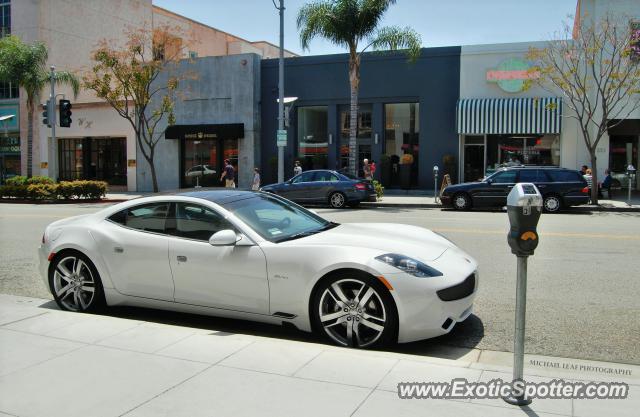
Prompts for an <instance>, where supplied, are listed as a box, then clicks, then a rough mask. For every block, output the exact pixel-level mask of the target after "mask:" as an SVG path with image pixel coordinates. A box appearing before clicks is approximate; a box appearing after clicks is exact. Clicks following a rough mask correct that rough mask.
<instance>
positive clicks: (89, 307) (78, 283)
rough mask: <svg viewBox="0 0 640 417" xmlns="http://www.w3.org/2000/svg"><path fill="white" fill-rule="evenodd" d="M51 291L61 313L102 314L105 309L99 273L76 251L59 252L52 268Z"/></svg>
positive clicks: (91, 263) (50, 277)
mask: <svg viewBox="0 0 640 417" xmlns="http://www.w3.org/2000/svg"><path fill="white" fill-rule="evenodd" d="M77 262H80V265H78V263H77ZM70 266H71V270H69V267H70ZM65 270H66V272H67V273H65ZM67 278H69V279H67ZM65 288H67V289H66V290H65ZM49 289H50V291H51V294H52V295H53V298H54V299H55V301H56V304H58V306H59V307H60V308H61V309H62V310H66V311H77V312H83V313H88V312H98V311H101V310H102V309H103V308H104V307H105V306H106V302H105V298H104V289H103V287H102V281H101V279H100V274H98V270H97V269H96V267H95V265H94V264H93V262H91V260H90V259H89V258H88V257H87V256H86V255H84V254H83V253H81V252H79V251H76V250H65V251H62V252H59V253H58V254H57V255H56V256H55V257H54V258H53V260H52V261H51V264H50V266H49ZM70 298H71V299H70Z"/></svg>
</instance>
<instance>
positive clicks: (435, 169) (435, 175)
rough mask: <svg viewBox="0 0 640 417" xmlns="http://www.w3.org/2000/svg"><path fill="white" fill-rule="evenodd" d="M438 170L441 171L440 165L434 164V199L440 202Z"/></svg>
mask: <svg viewBox="0 0 640 417" xmlns="http://www.w3.org/2000/svg"><path fill="white" fill-rule="evenodd" d="M438 171H440V168H438V165H434V166H433V201H434V202H435V203H437V202H438Z"/></svg>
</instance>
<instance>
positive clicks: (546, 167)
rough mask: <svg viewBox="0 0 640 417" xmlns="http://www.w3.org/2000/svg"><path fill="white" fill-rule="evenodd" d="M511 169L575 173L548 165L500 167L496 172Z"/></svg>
mask: <svg viewBox="0 0 640 417" xmlns="http://www.w3.org/2000/svg"><path fill="white" fill-rule="evenodd" d="M512 169H555V170H564V171H575V169H569V168H564V167H556V166H549V165H515V166H511V167H500V168H498V169H497V170H496V172H497V171H509V170H512Z"/></svg>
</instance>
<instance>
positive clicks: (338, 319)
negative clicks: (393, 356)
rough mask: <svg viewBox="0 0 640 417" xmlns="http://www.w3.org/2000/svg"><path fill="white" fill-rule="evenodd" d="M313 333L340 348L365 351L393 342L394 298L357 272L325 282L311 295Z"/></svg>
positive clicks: (394, 334)
mask: <svg viewBox="0 0 640 417" xmlns="http://www.w3.org/2000/svg"><path fill="white" fill-rule="evenodd" d="M314 294H315V295H314V297H313V300H312V304H311V317H312V320H313V323H314V328H315V329H316V331H318V332H320V333H321V334H322V336H323V337H324V338H325V339H328V340H329V341H331V342H333V343H336V344H338V345H341V346H351V347H359V348H367V347H374V346H383V345H385V344H387V343H390V342H392V341H394V340H395V338H396V335H397V328H398V314H397V312H396V308H395V304H394V302H393V298H392V297H391V295H390V294H389V292H388V290H387V289H386V288H385V287H384V285H382V284H381V283H380V281H378V280H377V279H376V278H374V277H372V276H370V275H368V274H366V273H360V272H357V271H352V272H348V271H347V272H345V273H340V274H336V275H333V276H330V277H327V278H325V279H324V280H323V281H322V282H321V283H320V284H319V286H318V288H317V290H316V291H315V293H314Z"/></svg>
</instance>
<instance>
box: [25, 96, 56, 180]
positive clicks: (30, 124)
mask: <svg viewBox="0 0 640 417" xmlns="http://www.w3.org/2000/svg"><path fill="white" fill-rule="evenodd" d="M33 113H34V106H33V101H27V177H29V178H31V177H32V176H33ZM49 117H51V116H49Z"/></svg>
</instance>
